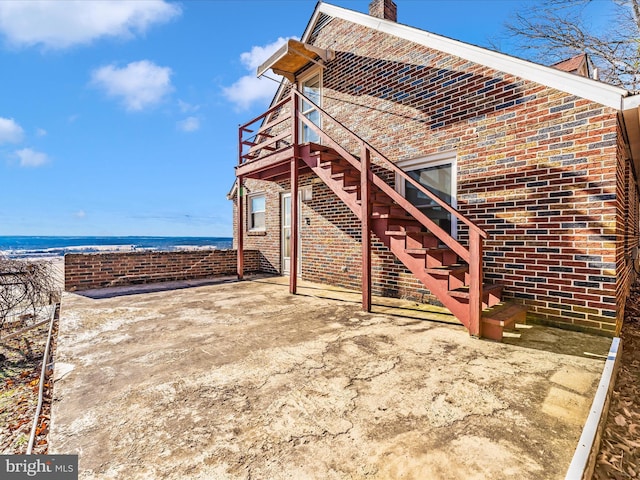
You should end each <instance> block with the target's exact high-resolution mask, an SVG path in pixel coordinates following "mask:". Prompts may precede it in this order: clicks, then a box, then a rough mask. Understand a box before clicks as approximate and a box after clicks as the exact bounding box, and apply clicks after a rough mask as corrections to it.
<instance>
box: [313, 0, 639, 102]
mask: <svg viewBox="0 0 640 480" xmlns="http://www.w3.org/2000/svg"><path fill="white" fill-rule="evenodd" d="M321 13H325V14H327V15H329V16H332V17H337V18H341V19H343V20H347V21H349V22H352V23H355V24H358V25H362V26H364V27H369V28H372V29H374V30H378V31H380V32H383V33H388V34H390V35H394V36H396V37H399V38H403V39H405V40H409V41H411V42H414V43H417V44H419V45H423V46H425V47H429V48H433V49H435V50H439V51H441V52H444V53H448V54H449V55H454V56H456V57H460V58H463V59H465V60H468V61H470V62H474V63H478V64H480V65H484V66H486V67H489V68H493V69H494V70H498V71H500V72H505V73H509V74H511V75H514V76H516V77H520V78H523V79H525V80H530V81H533V82H536V83H540V84H542V85H546V86H548V87H551V88H555V89H557V90H560V91H562V92H565V93H569V94H571V95H576V96H578V97H581V98H585V99H587V100H591V101H594V102H597V103H600V104H602V105H605V106H607V107H611V108H615V109H616V110H619V109H620V108H621V106H622V103H623V97H626V96H627V95H629V92H628V91H627V90H625V89H623V88H620V87H614V86H613V85H608V84H606V83H602V82H598V81H596V80H592V79H590V78H586V77H581V76H579V75H575V74H573V73H568V72H563V71H562V70H557V69H555V68H551V67H545V66H543V65H538V64H537V63H533V62H529V61H527V60H522V59H520V58H515V57H511V56H509V55H505V54H504V53H499V52H494V51H492V50H487V49H486V48H481V47H477V46H475V45H471V44H468V43H464V42H460V41H458V40H453V39H450V38H447V37H443V36H440V35H436V34H434V33H429V32H426V31H424V30H420V29H418V28H414V27H409V26H407V25H402V24H399V23H396V22H392V21H389V20H384V19H381V18H376V17H372V16H370V15H366V14H364V13H360V12H355V11H353V10H347V9H345V8H342V7H336V6H335V5H330V4H328V3H322V2H320V3H318V5H317V6H316V10H315V12H314V14H313V17H312V18H311V21H310V22H309V25H308V27H307V30H306V31H305V35H304V37H303V38H304V40H303V41H306V40H307V36H308V35H309V34H310V32H311V31H312V29H313V26H314V25H315V22H316V19H317V17H318V16H319V14H321Z"/></svg>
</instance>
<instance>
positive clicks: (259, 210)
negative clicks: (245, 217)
mask: <svg viewBox="0 0 640 480" xmlns="http://www.w3.org/2000/svg"><path fill="white" fill-rule="evenodd" d="M265 207H266V200H265V197H264V195H263V194H260V195H251V196H250V197H249V230H264V229H265V223H264V217H265Z"/></svg>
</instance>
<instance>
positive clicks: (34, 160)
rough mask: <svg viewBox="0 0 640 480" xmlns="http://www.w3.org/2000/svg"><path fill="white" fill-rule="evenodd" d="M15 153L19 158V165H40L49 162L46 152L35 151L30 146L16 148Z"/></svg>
mask: <svg viewBox="0 0 640 480" xmlns="http://www.w3.org/2000/svg"><path fill="white" fill-rule="evenodd" d="M15 153H16V155H17V157H18V158H19V159H20V166H21V167H41V166H42V165H44V164H45V163H48V162H49V157H48V156H47V154H46V153H42V152H36V151H35V150H32V149H30V148H23V149H22V150H16V152H15Z"/></svg>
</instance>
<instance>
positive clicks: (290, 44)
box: [257, 39, 334, 83]
mask: <svg viewBox="0 0 640 480" xmlns="http://www.w3.org/2000/svg"><path fill="white" fill-rule="evenodd" d="M333 56H334V53H333V51H332V50H326V49H324V48H318V47H315V46H313V45H309V44H308V43H302V42H299V41H298V40H293V39H289V40H287V42H286V43H285V44H284V45H282V47H280V48H279V49H278V51H277V52H276V53H274V54H273V55H271V57H269V59H268V60H267V61H266V62H264V63H263V64H262V65H260V66H259V67H258V70H257V75H258V77H261V76H262V75H264V73H265V72H266V71H267V70H272V71H273V73H275V74H276V75H282V76H283V77H285V78H286V79H287V80H289V81H290V82H291V83H293V82H294V81H295V76H296V72H298V71H299V70H300V69H301V68H302V67H304V66H305V65H307V64H308V63H315V64H318V65H321V66H322V65H324V64H325V63H326V62H328V61H329V60H331V59H333Z"/></svg>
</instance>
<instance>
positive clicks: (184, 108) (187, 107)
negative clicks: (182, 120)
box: [178, 100, 200, 113]
mask: <svg viewBox="0 0 640 480" xmlns="http://www.w3.org/2000/svg"><path fill="white" fill-rule="evenodd" d="M178 108H180V111H181V112H182V113H193V112H197V111H198V110H200V105H193V104H191V103H187V102H184V101H182V100H178Z"/></svg>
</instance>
